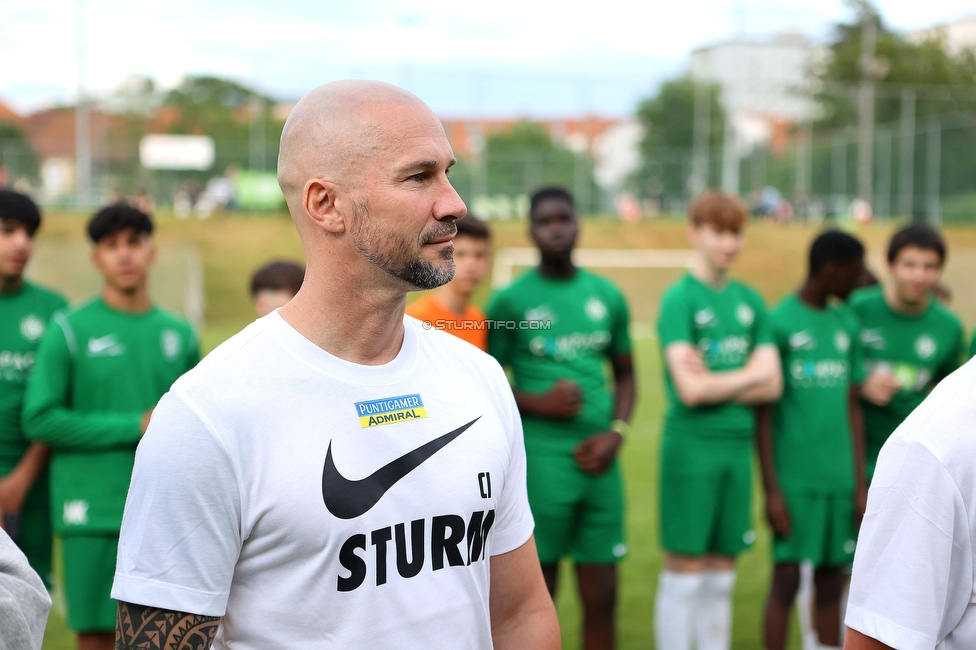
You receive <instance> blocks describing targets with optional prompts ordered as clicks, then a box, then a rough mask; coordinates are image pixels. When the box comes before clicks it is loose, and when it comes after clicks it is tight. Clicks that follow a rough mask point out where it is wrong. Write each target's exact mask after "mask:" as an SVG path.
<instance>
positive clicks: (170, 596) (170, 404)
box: [112, 392, 242, 616]
mask: <svg viewBox="0 0 976 650" xmlns="http://www.w3.org/2000/svg"><path fill="white" fill-rule="evenodd" d="M241 546H242V536H241V489H240V485H239V479H238V473H237V472H236V471H235V467H234V464H233V462H232V460H231V458H230V456H229V454H228V453H227V450H226V449H225V448H224V446H223V444H222V443H221V441H220V439H219V438H218V437H217V435H216V434H215V433H214V431H213V430H212V429H211V427H210V426H209V425H208V424H207V422H206V421H205V420H204V418H203V417H202V416H201V415H199V414H198V413H197V411H196V410H195V409H194V408H193V407H192V406H191V405H189V404H188V403H187V402H186V401H184V399H183V398H182V397H181V396H180V395H178V394H176V393H173V392H170V393H167V394H166V395H165V396H163V399H162V400H161V401H160V403H159V405H158V406H157V407H156V409H155V411H153V417H152V422H151V424H150V426H149V430H148V431H147V432H146V435H145V436H144V437H143V439H142V442H140V444H139V447H138V449H137V450H136V459H135V467H134V468H133V471H132V482H131V484H130V486H129V493H128V497H127V499H126V505H125V514H124V516H123V518H122V530H121V533H120V536H119V554H118V561H117V565H116V572H115V583H114V585H113V587H112V598H114V599H116V600H121V601H125V602H131V603H136V604H139V605H145V606H150V607H159V608H162V609H171V610H174V611H179V612H187V613H191V614H198V615H203V616H223V614H224V611H225V608H226V605H227V598H228V595H229V593H230V585H231V581H232V578H233V575H234V568H235V566H236V563H237V559H238V557H239V555H240V550H241Z"/></svg>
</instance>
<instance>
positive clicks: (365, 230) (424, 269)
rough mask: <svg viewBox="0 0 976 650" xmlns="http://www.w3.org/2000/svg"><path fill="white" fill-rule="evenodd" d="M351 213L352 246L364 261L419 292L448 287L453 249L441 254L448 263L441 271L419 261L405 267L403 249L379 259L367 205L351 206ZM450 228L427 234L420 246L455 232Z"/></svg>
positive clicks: (406, 264) (367, 203) (358, 203)
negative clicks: (353, 223)
mask: <svg viewBox="0 0 976 650" xmlns="http://www.w3.org/2000/svg"><path fill="white" fill-rule="evenodd" d="M353 212H354V215H355V225H354V226H353V243H354V244H355V245H356V249H357V250H358V251H359V253H360V254H361V255H362V256H363V257H364V258H365V259H366V261H368V262H370V263H371V264H375V265H376V266H378V267H380V268H381V269H383V270H384V271H386V272H387V273H389V274H390V275H392V276H393V277H395V278H397V279H399V280H403V281H404V282H406V283H407V284H409V285H411V286H412V287H414V288H415V289H417V290H419V291H426V290H427V289H435V288H437V287H439V286H441V285H444V284H447V283H448V282H450V281H451V279H452V278H453V277H454V272H455V266H454V255H453V249H450V248H448V249H445V250H444V251H443V252H442V253H441V257H442V259H444V260H446V261H448V262H449V264H448V265H447V266H443V267H439V266H436V265H435V264H432V263H431V262H427V261H425V260H421V259H414V260H412V261H409V262H405V263H404V262H403V260H404V258H406V257H407V253H406V251H405V250H404V248H403V247H397V249H395V250H394V252H393V254H392V255H390V256H388V257H382V256H380V255H379V254H378V253H376V252H375V246H373V245H372V244H373V243H374V242H375V241H376V240H377V239H378V238H379V237H380V236H381V235H379V233H377V232H376V231H375V230H373V229H371V228H370V226H369V225H368V224H367V221H368V219H369V202H368V201H363V202H362V203H360V202H358V201H357V202H354V203H353ZM450 225H451V228H450V229H448V228H443V229H440V230H439V231H437V232H433V233H427V234H426V236H425V237H424V239H422V240H421V244H423V243H426V241H430V240H433V239H436V238H438V237H442V236H444V235H446V234H448V233H454V232H457V228H456V226H454V224H450Z"/></svg>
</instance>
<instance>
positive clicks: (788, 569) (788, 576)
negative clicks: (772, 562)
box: [769, 564, 800, 607]
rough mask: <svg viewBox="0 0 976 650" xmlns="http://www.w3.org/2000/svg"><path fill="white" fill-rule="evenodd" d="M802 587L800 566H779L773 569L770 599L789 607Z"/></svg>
mask: <svg viewBox="0 0 976 650" xmlns="http://www.w3.org/2000/svg"><path fill="white" fill-rule="evenodd" d="M799 587H800V566H799V565H798V564H777V565H776V566H775V568H774V569H773V588H772V590H771V592H770V594H769V597H770V598H771V599H772V600H774V601H776V603H777V604H780V605H783V606H785V607H789V606H791V605H792V603H793V599H794V598H796V591H797V589H799Z"/></svg>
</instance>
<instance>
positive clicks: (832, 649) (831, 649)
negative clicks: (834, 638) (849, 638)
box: [814, 643, 840, 650]
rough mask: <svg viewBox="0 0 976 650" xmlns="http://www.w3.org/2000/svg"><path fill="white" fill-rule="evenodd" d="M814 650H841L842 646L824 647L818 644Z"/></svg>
mask: <svg viewBox="0 0 976 650" xmlns="http://www.w3.org/2000/svg"><path fill="white" fill-rule="evenodd" d="M814 650H840V646H839V645H824V644H822V643H818V644H817V645H816V646H814Z"/></svg>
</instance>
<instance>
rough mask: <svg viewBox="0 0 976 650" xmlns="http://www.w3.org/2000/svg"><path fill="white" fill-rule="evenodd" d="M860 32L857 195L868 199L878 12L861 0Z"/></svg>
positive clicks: (870, 178)
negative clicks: (861, 27) (862, 23)
mask: <svg viewBox="0 0 976 650" xmlns="http://www.w3.org/2000/svg"><path fill="white" fill-rule="evenodd" d="M863 8H864V26H863V29H862V32H861V87H860V92H859V93H858V128H857V136H858V137H857V197H858V198H859V199H861V200H863V201H867V202H868V203H871V201H872V199H873V196H872V187H871V185H872V175H873V172H874V80H875V75H876V71H877V62H876V61H875V59H874V53H875V49H876V46H877V40H878V23H877V20H878V16H877V13H875V11H874V7H872V6H871V5H870V3H867V2H865V3H864V4H863Z"/></svg>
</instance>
